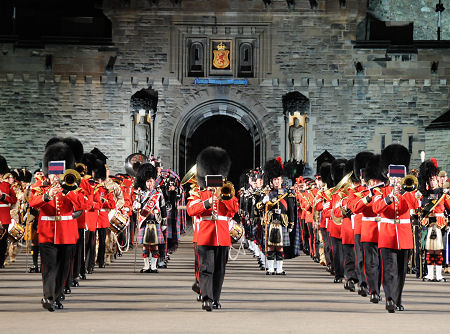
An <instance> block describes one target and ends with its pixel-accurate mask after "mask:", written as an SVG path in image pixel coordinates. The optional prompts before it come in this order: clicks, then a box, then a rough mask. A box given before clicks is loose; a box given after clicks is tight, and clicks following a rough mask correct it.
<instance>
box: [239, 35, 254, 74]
mask: <svg viewBox="0 0 450 334" xmlns="http://www.w3.org/2000/svg"><path fill="white" fill-rule="evenodd" d="M238 76H240V77H244V78H249V77H253V45H252V44H251V43H247V42H245V43H241V44H240V45H239V67H238Z"/></svg>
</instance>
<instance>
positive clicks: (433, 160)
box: [430, 158, 439, 169]
mask: <svg viewBox="0 0 450 334" xmlns="http://www.w3.org/2000/svg"><path fill="white" fill-rule="evenodd" d="M430 161H431V162H432V163H433V164H434V166H435V167H436V168H437V169H439V167H438V164H437V161H436V158H431V159H430Z"/></svg>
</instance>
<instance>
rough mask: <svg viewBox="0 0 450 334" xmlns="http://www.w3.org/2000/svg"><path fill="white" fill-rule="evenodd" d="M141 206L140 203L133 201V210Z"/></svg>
mask: <svg viewBox="0 0 450 334" xmlns="http://www.w3.org/2000/svg"><path fill="white" fill-rule="evenodd" d="M140 208H141V203H139V202H138V201H135V202H134V203H133V211H138V210H139V209H140Z"/></svg>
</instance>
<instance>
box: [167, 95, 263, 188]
mask: <svg viewBox="0 0 450 334" xmlns="http://www.w3.org/2000/svg"><path fill="white" fill-rule="evenodd" d="M177 144H178V145H177ZM175 145H177V147H175V149H174V154H175V156H174V161H176V164H175V166H176V169H177V170H178V172H179V174H180V176H184V175H185V174H186V172H187V171H188V170H189V169H190V168H191V167H192V166H193V165H194V164H195V159H196V157H197V155H198V153H199V152H200V151H201V150H202V149H204V148H205V147H207V146H210V145H212V146H219V147H222V148H224V149H225V150H226V151H227V152H228V154H229V155H230V157H231V160H232V166H231V171H230V175H229V179H230V180H231V181H232V182H233V183H234V184H235V185H236V187H237V186H238V184H239V176H240V174H241V173H242V172H243V171H244V170H246V169H250V168H254V167H256V166H260V165H261V163H262V162H264V161H265V139H264V136H263V132H262V128H261V125H260V123H259V122H258V121H257V120H256V118H255V117H254V115H252V114H251V112H250V111H248V110H246V109H245V108H243V107H242V106H241V105H238V104H236V103H233V102H231V101H223V100H214V101H209V102H205V103H203V104H201V105H199V106H197V107H196V108H194V109H193V110H191V111H190V112H188V113H187V114H186V115H185V117H183V118H182V119H181V120H180V122H179V126H178V127H177V131H176V134H175Z"/></svg>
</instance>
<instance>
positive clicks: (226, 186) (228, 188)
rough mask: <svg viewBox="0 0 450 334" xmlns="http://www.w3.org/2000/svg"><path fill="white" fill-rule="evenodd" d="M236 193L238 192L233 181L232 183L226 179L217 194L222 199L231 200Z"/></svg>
mask: <svg viewBox="0 0 450 334" xmlns="http://www.w3.org/2000/svg"><path fill="white" fill-rule="evenodd" d="M235 194H236V192H235V190H234V186H233V183H231V182H230V181H225V182H224V183H223V186H222V187H221V188H219V192H218V194H217V195H218V196H219V197H220V199H221V200H229V199H232V198H233V197H234V195H235Z"/></svg>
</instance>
